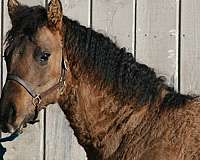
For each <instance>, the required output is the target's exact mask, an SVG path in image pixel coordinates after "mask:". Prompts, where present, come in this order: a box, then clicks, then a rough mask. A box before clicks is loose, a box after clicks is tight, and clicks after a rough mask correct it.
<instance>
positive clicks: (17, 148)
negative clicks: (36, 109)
mask: <svg viewBox="0 0 200 160" xmlns="http://www.w3.org/2000/svg"><path fill="white" fill-rule="evenodd" d="M19 1H20V2H21V3H23V4H28V5H38V4H40V5H43V6H46V5H47V2H48V0H31V1H30V0H19ZM62 4H63V9H64V14H65V15H66V16H69V17H70V18H72V19H75V20H78V21H79V22H80V23H81V24H83V25H85V26H89V27H92V28H93V29H95V30H96V31H99V32H102V33H104V34H105V35H107V36H109V37H111V39H112V40H113V41H114V42H116V43H117V44H118V46H120V47H126V48H127V51H130V52H132V53H133V55H134V56H135V57H136V59H137V60H138V61H139V62H141V63H145V64H148V65H149V66H150V67H153V68H155V71H156V72H157V73H158V74H159V75H164V76H166V78H167V82H168V84H170V85H171V86H174V87H175V88H176V89H177V90H179V91H181V92H183V93H191V94H193V93H195V94H199V93H200V82H199V79H200V74H199V71H200V47H199V46H200V45H199V43H200V1H199V0H62ZM0 5H1V6H0V12H1V16H0V26H1V29H0V37H1V39H0V47H1V59H0V62H1V67H0V72H1V87H2V83H3V80H5V77H6V68H5V65H3V61H2V56H3V50H4V47H3V40H4V39H5V34H6V32H7V31H8V29H9V28H10V20H9V17H8V13H7V7H6V5H7V0H1V4H0ZM40 120H41V121H40V123H39V124H36V125H34V126H29V127H28V128H27V129H25V132H24V134H23V135H22V136H20V137H19V138H18V139H17V140H16V141H14V142H12V143H7V144H6V147H7V148H8V152H7V154H6V157H5V159H6V160H84V159H86V156H85V153H84V150H83V149H82V148H81V147H80V146H79V144H78V143H77V140H76V138H75V137H74V135H73V131H72V129H71V128H70V127H69V123H68V122H67V120H66V119H65V116H64V114H63V113H62V111H61V110H60V108H59V106H58V105H51V106H49V108H48V109H47V110H46V111H45V112H42V113H41V114H40Z"/></svg>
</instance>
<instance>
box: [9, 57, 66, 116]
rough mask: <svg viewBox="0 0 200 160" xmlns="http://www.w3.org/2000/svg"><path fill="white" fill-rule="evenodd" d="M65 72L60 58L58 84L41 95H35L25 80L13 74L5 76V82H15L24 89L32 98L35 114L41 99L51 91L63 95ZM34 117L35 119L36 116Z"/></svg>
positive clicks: (64, 65)
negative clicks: (60, 66)
mask: <svg viewBox="0 0 200 160" xmlns="http://www.w3.org/2000/svg"><path fill="white" fill-rule="evenodd" d="M66 70H67V66H66V62H65V61H64V58H63V57H62V70H61V76H60V79H59V81H58V83H56V84H55V85H53V86H52V87H50V88H49V89H47V90H46V91H44V92H42V93H37V92H36V91H35V90H34V89H33V87H32V85H31V84H30V83H29V82H27V81H26V80H23V79H22V78H20V77H19V76H17V75H15V74H8V75H7V80H12V81H15V82H17V83H18V84H20V85H21V86H22V87H23V88H24V89H26V91H27V92H28V93H29V94H30V95H31V97H32V103H33V105H34V106H35V111H36V113H37V112H39V111H38V109H39V110H40V109H41V108H40V107H39V105H40V103H41V102H42V99H43V98H44V97H46V96H47V95H49V94H51V93H52V91H54V90H56V89H59V91H60V95H62V94H63V92H64V89H65V75H66ZM35 116H36V118H37V114H36V115H35ZM36 118H34V119H36Z"/></svg>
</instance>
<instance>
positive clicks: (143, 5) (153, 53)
mask: <svg viewBox="0 0 200 160" xmlns="http://www.w3.org/2000/svg"><path fill="white" fill-rule="evenodd" d="M176 14H177V2H176V0H162V1H160V0H139V1H138V3H137V38H136V39H137V45H136V50H137V51H136V57H137V60H138V61H139V62H142V63H145V64H147V65H149V66H150V67H153V68H154V69H155V71H156V72H157V73H158V75H164V76H166V77H167V80H168V83H169V84H170V85H174V84H176V83H177V81H178V80H177V76H176V75H177V60H176V59H177V45H176V43H177V32H178V31H177V15H176Z"/></svg>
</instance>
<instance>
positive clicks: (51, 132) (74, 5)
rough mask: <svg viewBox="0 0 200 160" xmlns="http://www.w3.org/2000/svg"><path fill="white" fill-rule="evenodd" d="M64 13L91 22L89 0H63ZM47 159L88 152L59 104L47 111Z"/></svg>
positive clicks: (78, 157) (75, 158) (68, 159)
mask: <svg viewBox="0 0 200 160" xmlns="http://www.w3.org/2000/svg"><path fill="white" fill-rule="evenodd" d="M61 2H62V5H63V11H64V15H66V16H68V17H70V18H72V19H74V20H77V21H79V22H80V23H81V24H83V25H85V26H87V25H88V24H89V9H90V7H89V0H87V1H86V0H76V1H74V0H62V1H61ZM45 148H46V159H47V160H63V159H65V160H84V159H86V154H85V151H84V150H83V148H82V147H81V146H80V145H79V144H78V142H77V139H76V137H75V136H74V133H73V131H72V129H71V128H70V127H69V122H68V121H67V120H66V118H65V115H64V114H63V112H62V111H61V109H60V108H59V106H58V105H52V106H49V107H48V109H47V112H46V147H45Z"/></svg>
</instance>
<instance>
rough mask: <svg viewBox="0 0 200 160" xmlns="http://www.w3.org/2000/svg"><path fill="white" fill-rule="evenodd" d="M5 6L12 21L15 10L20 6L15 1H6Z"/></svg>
mask: <svg viewBox="0 0 200 160" xmlns="http://www.w3.org/2000/svg"><path fill="white" fill-rule="evenodd" d="M7 5H8V13H9V16H10V19H11V21H12V19H13V18H14V15H15V13H16V10H17V8H18V7H19V6H20V3H19V2H18V1H17V0H8V4H7Z"/></svg>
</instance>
